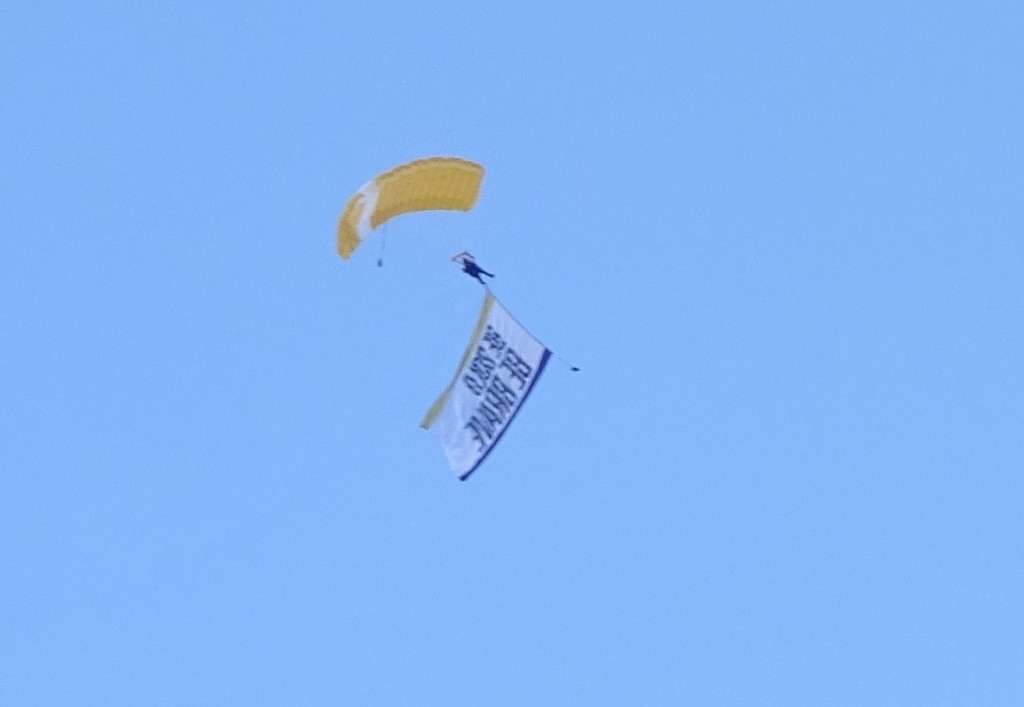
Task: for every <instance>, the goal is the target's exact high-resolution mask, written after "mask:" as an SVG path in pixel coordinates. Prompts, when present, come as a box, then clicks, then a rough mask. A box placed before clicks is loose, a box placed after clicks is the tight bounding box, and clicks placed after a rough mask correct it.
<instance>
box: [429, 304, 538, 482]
mask: <svg viewBox="0 0 1024 707" xmlns="http://www.w3.org/2000/svg"><path fill="white" fill-rule="evenodd" d="M550 355H551V352H550V351H548V350H547V349H546V348H544V345H543V344H541V343H540V342H539V341H537V340H536V339H534V338H533V336H531V335H530V332H528V331H526V329H524V328H523V327H522V326H520V324H519V322H517V321H516V320H515V319H513V318H512V315H511V314H509V313H508V311H507V310H506V309H505V308H504V307H502V306H501V303H500V302H498V300H496V299H495V298H494V296H493V295H492V294H491V293H490V292H488V293H487V296H486V297H485V298H484V304H483V307H482V308H481V309H480V316H479V317H478V318H477V322H476V328H475V329H474V330H473V336H472V338H471V339H470V340H469V345H468V346H467V347H466V352H465V353H464V354H463V355H462V361H460V362H459V368H458V370H456V371H455V376H454V377H453V378H452V382H451V383H449V384H448V387H447V388H445V389H444V392H443V393H441V395H440V397H438V399H437V400H436V401H435V402H434V404H433V405H432V406H431V407H430V410H428V411H427V414H426V416H425V417H424V418H423V422H421V423H420V426H421V427H423V428H425V429H427V430H429V431H430V433H431V434H433V435H434V436H435V437H437V438H438V440H440V442H441V446H442V447H443V448H444V453H445V456H447V457H448V464H449V465H450V466H451V468H452V471H454V472H455V473H456V474H457V475H458V477H459V478H460V479H463V480H464V479H465V478H466V477H467V476H469V475H470V474H472V473H473V471H474V470H475V469H476V468H477V467H478V466H479V465H480V462H482V461H483V460H484V459H485V458H486V457H487V455H488V454H490V452H491V450H492V449H494V445H496V444H497V443H498V440H499V439H501V436H502V435H503V434H504V433H505V430H506V429H508V426H509V425H510V424H511V423H512V418H514V417H515V415H516V413H517V412H519V408H520V407H521V406H522V404H523V401H524V400H526V396H527V395H529V394H530V390H531V389H532V388H533V384H534V383H536V382H537V379H538V378H540V374H541V372H543V370H544V366H545V365H546V364H547V362H548V358H549V357H550Z"/></svg>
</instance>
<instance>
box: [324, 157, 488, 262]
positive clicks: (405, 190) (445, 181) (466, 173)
mask: <svg viewBox="0 0 1024 707" xmlns="http://www.w3.org/2000/svg"><path fill="white" fill-rule="evenodd" d="M483 177H484V168H483V165H481V164H478V163H476V162H471V161H469V160H465V159H462V158H460V157H428V158H426V159H419V160H413V161H412V162H407V163H405V164H403V165H399V166H398V167H395V168H394V169H392V170H389V171H387V172H384V173H383V174H379V175H377V176H376V177H375V178H374V179H373V180H371V181H370V182H367V183H366V184H364V185H363V187H362V188H361V189H359V191H357V192H356V193H355V194H353V195H352V196H351V197H349V200H348V202H347V203H346V204H345V209H344V211H342V212H341V218H340V219H338V255H340V256H341V257H342V259H344V260H348V259H349V258H350V257H351V256H352V251H354V250H355V249H356V248H357V247H358V246H359V244H360V243H361V242H362V240H363V238H365V237H366V236H367V235H368V234H369V233H370V232H371V231H372V230H373V229H375V228H377V227H378V226H380V225H381V224H383V223H384V222H386V221H387V220H389V219H391V218H394V217H395V216H400V215H401V214H407V213H411V212H413V211H432V210H451V211H469V210H470V209H471V208H473V205H474V204H475V203H476V199H477V196H478V195H479V193H480V182H481V181H483Z"/></svg>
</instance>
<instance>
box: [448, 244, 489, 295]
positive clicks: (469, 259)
mask: <svg viewBox="0 0 1024 707" xmlns="http://www.w3.org/2000/svg"><path fill="white" fill-rule="evenodd" d="M452 260H454V261H455V262H456V263H461V264H462V272H464V273H466V274H467V275H469V276H470V277H475V278H476V279H477V280H478V281H479V282H480V284H481V285H483V286H484V287H487V283H486V282H485V281H484V279H483V278H482V277H480V276H481V275H486V276H487V277H494V273H489V272H487V271H486V270H484V269H483V268H482V267H480V266H479V265H477V264H476V261H475V260H474V259H473V256H472V255H470V254H469V253H466V252H462V253H459V254H458V255H456V256H455V257H454V258H452Z"/></svg>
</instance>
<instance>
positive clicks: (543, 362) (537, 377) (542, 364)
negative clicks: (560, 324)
mask: <svg viewBox="0 0 1024 707" xmlns="http://www.w3.org/2000/svg"><path fill="white" fill-rule="evenodd" d="M516 323H517V324H518V322H516ZM549 358H551V352H550V351H548V349H547V348H546V347H545V349H544V354H543V355H542V356H541V357H540V365H539V366H537V375H535V376H534V377H533V380H531V381H530V387H529V388H527V389H526V394H525V395H523V398H522V400H520V401H519V407H517V408H516V411H515V412H514V413H512V417H510V418H508V422H506V423H505V426H504V427H503V428H501V432H499V433H498V436H497V437H495V438H494V441H493V442H491V446H490V447H488V448H487V451H486V452H484V455H483V456H482V457H480V458H479V459H477V460H476V464H474V465H473V466H472V467H471V468H470V469H469V471H467V472H466V473H465V474H463V475H462V476H460V477H459V481H465V480H466V479H468V478H469V475H470V474H472V473H473V472H474V471H476V470H477V467H479V466H480V465H481V464H483V463H484V459H486V458H487V457H488V456H490V454H491V452H493V451H494V448H495V447H497V446H498V442H500V441H501V438H502V437H503V436H504V435H505V433H506V432H508V428H509V427H511V426H512V421H513V420H515V419H516V415H518V414H519V411H520V410H522V409H523V405H526V399H527V398H528V397H530V393H532V392H533V386H535V385H536V384H537V381H539V380H540V376H541V374H542V373H544V367H545V366H547V365H548V359H549Z"/></svg>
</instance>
